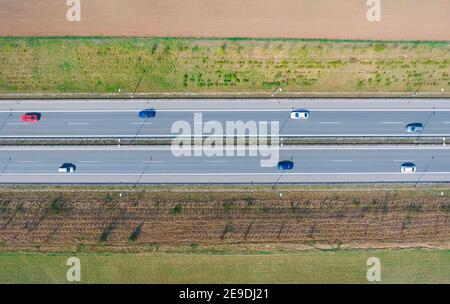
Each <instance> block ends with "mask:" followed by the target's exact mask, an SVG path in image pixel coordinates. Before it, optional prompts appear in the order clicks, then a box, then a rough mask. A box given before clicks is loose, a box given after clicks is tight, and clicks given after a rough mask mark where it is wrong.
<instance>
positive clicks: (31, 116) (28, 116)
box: [22, 113, 41, 122]
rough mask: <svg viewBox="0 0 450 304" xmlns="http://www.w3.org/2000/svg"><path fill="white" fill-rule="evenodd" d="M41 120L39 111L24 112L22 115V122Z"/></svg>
mask: <svg viewBox="0 0 450 304" xmlns="http://www.w3.org/2000/svg"><path fill="white" fill-rule="evenodd" d="M39 120H41V113H25V114H23V116H22V121H23V122H38V121H39Z"/></svg>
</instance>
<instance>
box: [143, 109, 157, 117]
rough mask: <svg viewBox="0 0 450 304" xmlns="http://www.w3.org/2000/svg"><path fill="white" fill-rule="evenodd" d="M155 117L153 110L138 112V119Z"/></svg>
mask: <svg viewBox="0 0 450 304" xmlns="http://www.w3.org/2000/svg"><path fill="white" fill-rule="evenodd" d="M155 116H156V111H155V109H145V110H142V111H140V112H139V118H142V119H147V118H153V117H155Z"/></svg>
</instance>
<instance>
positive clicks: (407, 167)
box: [400, 163, 417, 173]
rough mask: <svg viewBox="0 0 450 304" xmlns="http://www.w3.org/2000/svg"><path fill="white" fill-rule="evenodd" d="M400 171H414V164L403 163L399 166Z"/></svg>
mask: <svg viewBox="0 0 450 304" xmlns="http://www.w3.org/2000/svg"><path fill="white" fill-rule="evenodd" d="M400 170H401V172H402V173H416V170H417V169H416V165H415V164H413V163H404V164H402V166H401V168H400Z"/></svg>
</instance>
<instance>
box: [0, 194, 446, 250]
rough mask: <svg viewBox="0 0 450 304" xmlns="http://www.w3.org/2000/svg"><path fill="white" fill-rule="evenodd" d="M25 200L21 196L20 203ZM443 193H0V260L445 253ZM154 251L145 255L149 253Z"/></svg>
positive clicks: (444, 197)
mask: <svg viewBox="0 0 450 304" xmlns="http://www.w3.org/2000/svg"><path fill="white" fill-rule="evenodd" d="M25 193H26V195H25ZM449 219H450V189H446V190H443V191H441V190H439V191H437V190H435V189H432V190H423V189H422V190H376V191H361V190H359V191H357V190H351V189H350V190H344V191H342V190H341V191H337V190H323V189H322V190H320V189H315V190H314V189H313V190H300V188H299V190H289V191H288V190H286V191H284V190H283V196H282V197H280V196H279V194H278V192H276V191H269V190H266V191H258V192H251V191H248V190H240V191H225V190H215V191H194V190H193V191H184V192H183V191H179V190H178V191H173V190H170V189H161V190H157V191H154V190H153V191H148V190H143V189H139V190H136V191H124V192H119V191H114V190H95V189H94V190H91V191H83V190H80V189H78V190H77V189H74V190H73V191H62V190H58V189H56V190H55V189H53V190H52V189H48V190H46V189H41V190H40V191H35V190H27V189H25V190H19V191H17V190H11V189H4V190H2V192H1V193H0V251H16V250H21V251H43V252H45V251H77V250H78V251H80V250H83V248H90V250H93V248H96V249H97V250H101V251H102V250H104V251H146V250H155V248H156V249H157V248H159V247H164V246H166V247H167V246H187V247H189V246H190V247H192V248H197V247H200V248H203V247H205V246H215V245H217V246H223V245H236V244H244V245H248V246H253V245H254V246H258V244H259V245H261V244H275V245H274V246H280V244H281V245H282V244H285V246H309V248H311V246H312V247H316V248H320V247H321V246H331V247H341V246H343V247H347V248H348V247H364V248H380V247H386V246H394V247H408V246H411V244H414V246H426V247H440V248H447V249H448V248H450V224H449ZM149 248H152V249H149Z"/></svg>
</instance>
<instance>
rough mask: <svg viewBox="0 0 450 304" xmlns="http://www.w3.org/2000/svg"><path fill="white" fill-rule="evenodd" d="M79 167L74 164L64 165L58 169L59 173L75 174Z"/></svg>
mask: <svg viewBox="0 0 450 304" xmlns="http://www.w3.org/2000/svg"><path fill="white" fill-rule="evenodd" d="M76 168H77V167H75V165H74V164H70V163H64V164H62V165H61V167H59V168H58V172H59V173H72V172H75V170H76Z"/></svg>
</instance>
